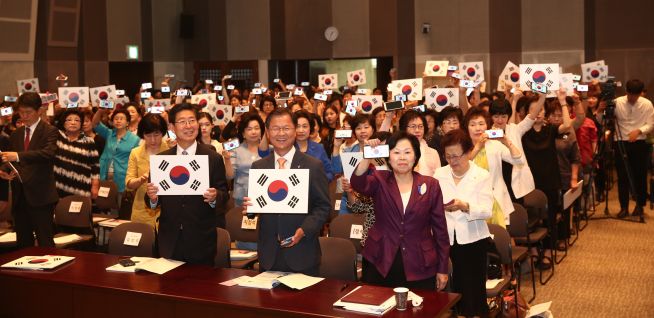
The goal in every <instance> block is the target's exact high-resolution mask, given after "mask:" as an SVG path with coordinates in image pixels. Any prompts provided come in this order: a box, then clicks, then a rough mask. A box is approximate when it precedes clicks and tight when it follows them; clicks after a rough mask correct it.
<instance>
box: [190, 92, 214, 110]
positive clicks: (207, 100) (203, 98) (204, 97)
mask: <svg viewBox="0 0 654 318" xmlns="http://www.w3.org/2000/svg"><path fill="white" fill-rule="evenodd" d="M216 103H217V102H216V93H211V94H198V95H193V97H191V104H198V105H200V106H202V107H205V106H207V105H210V104H216Z"/></svg>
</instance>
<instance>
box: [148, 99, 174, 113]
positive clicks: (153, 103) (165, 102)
mask: <svg viewBox="0 0 654 318" xmlns="http://www.w3.org/2000/svg"><path fill="white" fill-rule="evenodd" d="M145 107H146V109H150V108H152V107H163V108H164V109H166V110H168V109H170V107H172V106H171V105H170V99H167V98H165V99H148V100H146V101H145Z"/></svg>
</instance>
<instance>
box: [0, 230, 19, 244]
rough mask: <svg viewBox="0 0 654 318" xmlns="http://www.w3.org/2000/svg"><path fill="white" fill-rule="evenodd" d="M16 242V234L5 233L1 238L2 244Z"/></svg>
mask: <svg viewBox="0 0 654 318" xmlns="http://www.w3.org/2000/svg"><path fill="white" fill-rule="evenodd" d="M9 242H16V232H9V233H5V234H3V235H2V236H0V243H9Z"/></svg>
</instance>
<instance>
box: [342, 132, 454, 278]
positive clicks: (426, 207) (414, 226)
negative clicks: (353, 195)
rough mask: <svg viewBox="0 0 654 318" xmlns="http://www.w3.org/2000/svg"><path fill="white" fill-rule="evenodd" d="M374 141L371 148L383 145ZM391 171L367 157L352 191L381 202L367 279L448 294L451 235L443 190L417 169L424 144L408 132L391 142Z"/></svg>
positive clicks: (367, 253) (369, 245)
mask: <svg viewBox="0 0 654 318" xmlns="http://www.w3.org/2000/svg"><path fill="white" fill-rule="evenodd" d="M373 143H375V142H374V141H372V142H371V141H369V142H368V144H369V145H370V146H373V147H375V146H377V145H376V144H373ZM387 143H388V145H389V148H390V156H389V160H388V164H389V168H390V171H381V170H380V171H377V170H375V168H374V167H371V165H370V160H368V159H363V160H362V162H361V163H359V165H358V166H357V168H356V170H355V171H354V173H353V174H352V177H351V179H350V183H351V185H352V188H353V189H354V190H355V191H357V192H359V193H361V194H363V195H366V196H369V197H372V198H373V199H374V202H375V224H374V225H373V226H372V228H371V229H370V230H369V231H368V239H367V241H366V245H365V246H364V248H363V252H362V255H363V276H362V280H363V281H364V282H366V283H369V284H375V285H382V286H389V287H398V286H403V287H408V288H417V289H430V290H434V289H435V288H437V289H438V290H442V289H443V288H445V285H446V284H447V272H448V257H449V246H450V244H449V237H448V234H447V222H446V220H445V214H444V209H443V197H442V194H441V188H440V186H439V184H438V181H436V179H434V178H432V177H431V176H423V175H421V174H419V173H417V172H414V171H413V168H414V167H415V166H416V164H417V163H418V160H419V159H420V143H419V142H418V140H417V139H416V138H415V137H414V136H412V135H409V134H407V133H406V132H398V133H396V134H394V135H393V136H392V137H391V138H389V139H388V142H387Z"/></svg>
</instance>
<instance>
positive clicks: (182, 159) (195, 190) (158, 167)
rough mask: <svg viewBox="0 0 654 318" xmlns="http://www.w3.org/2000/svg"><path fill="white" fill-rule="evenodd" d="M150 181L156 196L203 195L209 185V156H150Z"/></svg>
mask: <svg viewBox="0 0 654 318" xmlns="http://www.w3.org/2000/svg"><path fill="white" fill-rule="evenodd" d="M150 179H151V180H152V183H154V184H155V185H156V186H157V187H159V192H157V195H203V194H204V192H205V191H207V189H209V188H210V187H211V185H210V184H209V156H207V155H194V156H192V155H186V156H185V155H180V156H176V155H152V156H150Z"/></svg>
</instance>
